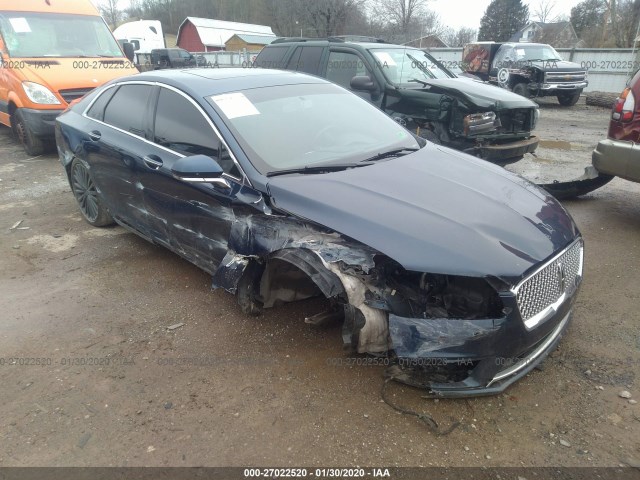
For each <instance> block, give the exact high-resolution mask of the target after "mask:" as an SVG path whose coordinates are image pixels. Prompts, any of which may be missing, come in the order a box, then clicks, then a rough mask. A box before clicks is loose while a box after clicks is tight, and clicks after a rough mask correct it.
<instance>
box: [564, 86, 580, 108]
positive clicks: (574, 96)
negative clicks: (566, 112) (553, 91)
mask: <svg viewBox="0 0 640 480" xmlns="http://www.w3.org/2000/svg"><path fill="white" fill-rule="evenodd" d="M581 92H582V90H580V91H578V92H576V93H560V94H558V102H560V105H562V106H563V107H572V106H574V105H575V104H576V103H578V100H579V99H580V93H581Z"/></svg>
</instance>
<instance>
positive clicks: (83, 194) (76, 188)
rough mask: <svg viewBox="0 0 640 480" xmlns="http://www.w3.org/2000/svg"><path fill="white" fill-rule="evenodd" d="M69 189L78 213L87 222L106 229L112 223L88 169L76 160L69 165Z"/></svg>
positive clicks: (80, 161)
mask: <svg viewBox="0 0 640 480" xmlns="http://www.w3.org/2000/svg"><path fill="white" fill-rule="evenodd" d="M71 189H72V190H73V196H74V197H76V201H77V202H78V206H79V207H80V213H82V216H83V217H84V219H85V220H86V221H87V222H89V223H90V224H91V225H93V226H94V227H106V226H107V225H111V224H112V223H113V218H112V217H111V215H110V214H109V211H108V210H107V208H106V207H105V206H104V204H103V203H102V200H100V197H99V196H98V191H97V190H96V186H95V184H94V183H93V179H92V178H91V174H90V173H89V169H88V168H87V166H86V164H85V163H84V162H83V161H82V160H79V159H77V158H76V159H75V160H74V161H73V163H72V164H71Z"/></svg>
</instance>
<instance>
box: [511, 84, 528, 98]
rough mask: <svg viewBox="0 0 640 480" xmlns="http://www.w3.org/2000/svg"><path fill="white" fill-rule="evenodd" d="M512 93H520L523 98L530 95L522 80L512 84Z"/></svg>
mask: <svg viewBox="0 0 640 480" xmlns="http://www.w3.org/2000/svg"><path fill="white" fill-rule="evenodd" d="M513 93H516V94H518V95H521V96H523V97H525V98H529V97H531V95H530V94H529V88H528V87H527V84H526V83H524V82H520V83H516V84H515V85H514V86H513Z"/></svg>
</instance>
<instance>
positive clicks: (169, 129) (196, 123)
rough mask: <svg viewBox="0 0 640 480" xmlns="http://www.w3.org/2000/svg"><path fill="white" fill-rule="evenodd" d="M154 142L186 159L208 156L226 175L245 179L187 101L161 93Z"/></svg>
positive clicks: (170, 91)
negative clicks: (195, 156)
mask: <svg viewBox="0 0 640 480" xmlns="http://www.w3.org/2000/svg"><path fill="white" fill-rule="evenodd" d="M153 141H154V142H155V143H157V144H158V145H162V146H163V147H165V148H168V149H170V150H173V151H174V152H178V153H181V154H182V155H185V156H190V155H207V156H209V157H211V158H214V159H215V160H216V161H217V162H218V163H219V164H220V166H221V167H222V169H223V170H224V172H225V173H228V174H230V175H232V176H234V177H236V178H241V175H240V172H239V171H238V169H237V167H236V166H235V163H234V162H233V159H232V158H231V156H229V153H228V152H227V150H226V149H225V148H224V145H223V144H222V142H221V141H220V139H219V138H218V136H217V134H216V133H215V132H214V131H213V129H212V128H211V125H209V122H207V120H206V119H205V118H204V116H203V115H202V113H201V112H200V111H199V110H198V109H197V108H196V107H195V106H194V105H193V104H192V103H191V102H190V101H189V100H187V99H186V98H185V97H183V96H182V95H180V94H178V93H176V92H174V91H172V90H169V89H167V88H161V89H160V96H159V97H158V108H157V109H156V119H155V128H154V135H153Z"/></svg>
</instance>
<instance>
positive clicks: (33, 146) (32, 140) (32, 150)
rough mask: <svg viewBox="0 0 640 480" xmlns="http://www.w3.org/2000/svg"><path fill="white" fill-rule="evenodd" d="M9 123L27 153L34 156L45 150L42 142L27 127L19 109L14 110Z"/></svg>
mask: <svg viewBox="0 0 640 480" xmlns="http://www.w3.org/2000/svg"><path fill="white" fill-rule="evenodd" d="M11 125H12V126H13V131H14V133H15V135H16V137H17V139H18V141H19V142H20V144H21V145H22V148H24V151H25V152H27V155H30V156H32V157H36V156H38V155H42V154H43V153H44V152H45V144H44V142H43V141H42V139H41V138H40V137H38V136H36V135H35V134H34V133H33V132H32V131H31V130H30V129H29V127H28V125H27V122H26V121H25V119H24V115H23V114H22V111H21V110H20V109H18V110H16V111H15V113H14V114H13V117H12V118H11Z"/></svg>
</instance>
